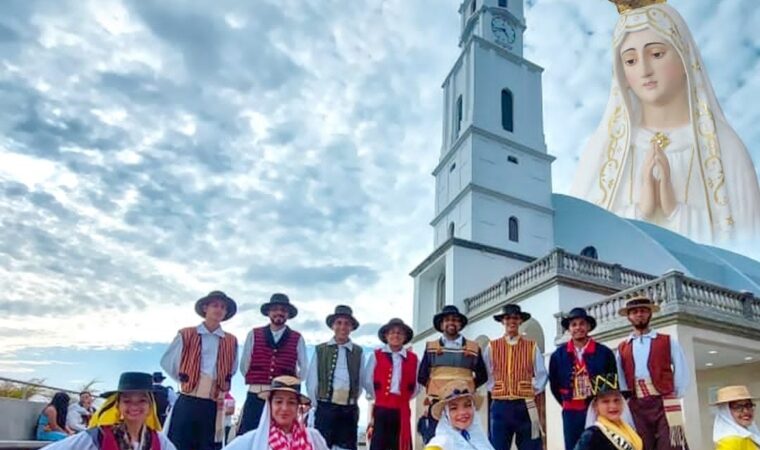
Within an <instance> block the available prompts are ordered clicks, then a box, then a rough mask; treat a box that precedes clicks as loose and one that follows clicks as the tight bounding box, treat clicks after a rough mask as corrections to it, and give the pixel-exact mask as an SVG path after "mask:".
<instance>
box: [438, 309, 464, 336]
mask: <svg viewBox="0 0 760 450" xmlns="http://www.w3.org/2000/svg"><path fill="white" fill-rule="evenodd" d="M446 316H457V317H459V320H461V321H462V329H464V327H466V326H467V316H465V315H464V314H462V313H460V312H459V308H457V307H456V306H454V305H446V306H444V307H443V309H442V310H441V312H439V313H438V314H436V315H434V316H433V328H435V329H436V330H437V331H438V332H439V333H443V331H442V330H441V322H443V318H444V317H446ZM459 331H462V330H459Z"/></svg>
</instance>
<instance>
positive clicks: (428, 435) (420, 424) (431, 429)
mask: <svg viewBox="0 0 760 450" xmlns="http://www.w3.org/2000/svg"><path fill="white" fill-rule="evenodd" d="M433 404H435V402H433ZM432 410H433V405H430V406H429V407H428V411H427V414H426V415H423V416H421V417H420V418H419V420H418V421H417V432H418V433H419V434H420V435H421V436H422V443H423V444H427V443H428V442H430V440H431V439H433V436H435V429H436V427H437V426H438V421H437V420H435V419H434V418H433V412H432Z"/></svg>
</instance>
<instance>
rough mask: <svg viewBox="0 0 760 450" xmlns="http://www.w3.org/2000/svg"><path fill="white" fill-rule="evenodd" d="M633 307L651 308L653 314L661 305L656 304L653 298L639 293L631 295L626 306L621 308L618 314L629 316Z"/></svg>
mask: <svg viewBox="0 0 760 450" xmlns="http://www.w3.org/2000/svg"><path fill="white" fill-rule="evenodd" d="M632 308H649V310H650V311H651V312H652V314H654V313H656V312H657V311H659V310H660V306H659V305H657V304H655V303H654V302H653V301H652V299H651V298H649V297H647V296H644V295H637V296H636V297H631V298H629V299H628V300H626V301H625V306H623V307H622V308H620V310H619V311H618V314H620V315H621V316H627V315H628V310H630V309H632Z"/></svg>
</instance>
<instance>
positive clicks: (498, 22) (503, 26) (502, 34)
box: [491, 16, 517, 48]
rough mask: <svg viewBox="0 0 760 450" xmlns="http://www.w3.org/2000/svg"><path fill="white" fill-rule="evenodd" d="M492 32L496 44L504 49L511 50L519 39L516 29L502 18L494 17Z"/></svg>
mask: <svg viewBox="0 0 760 450" xmlns="http://www.w3.org/2000/svg"><path fill="white" fill-rule="evenodd" d="M491 32H492V33H493V36H494V40H495V41H496V43H497V44H499V45H501V46H503V47H509V48H511V47H512V44H514V43H515V39H517V31H516V30H515V27H514V26H512V24H511V23H509V21H508V20H507V19H506V18H504V17H502V16H494V17H493V19H491Z"/></svg>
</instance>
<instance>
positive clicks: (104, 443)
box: [45, 372, 177, 450]
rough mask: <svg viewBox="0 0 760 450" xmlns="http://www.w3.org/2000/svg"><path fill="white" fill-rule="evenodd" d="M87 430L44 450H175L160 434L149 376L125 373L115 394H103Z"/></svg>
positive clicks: (112, 392)
mask: <svg viewBox="0 0 760 450" xmlns="http://www.w3.org/2000/svg"><path fill="white" fill-rule="evenodd" d="M103 397H105V398H106V401H105V403H103V406H101V407H100V409H98V410H97V411H96V412H95V415H94V416H93V417H92V420H91V422H90V426H91V428H89V429H88V430H86V431H85V432H83V433H77V434H75V435H74V436H70V437H68V438H66V439H64V440H62V441H58V442H55V443H53V444H50V445H49V446H47V447H45V450H119V449H138V450H145V449H150V450H177V449H176V448H175V447H174V444H172V443H171V442H170V441H169V439H167V438H166V436H164V434H163V433H159V431H161V424H160V422H159V421H158V416H157V415H156V406H155V401H154V400H153V379H152V377H151V375H150V374H149V373H141V372H125V373H122V374H121V377H119V386H118V388H117V390H115V391H111V392H106V393H103Z"/></svg>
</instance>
